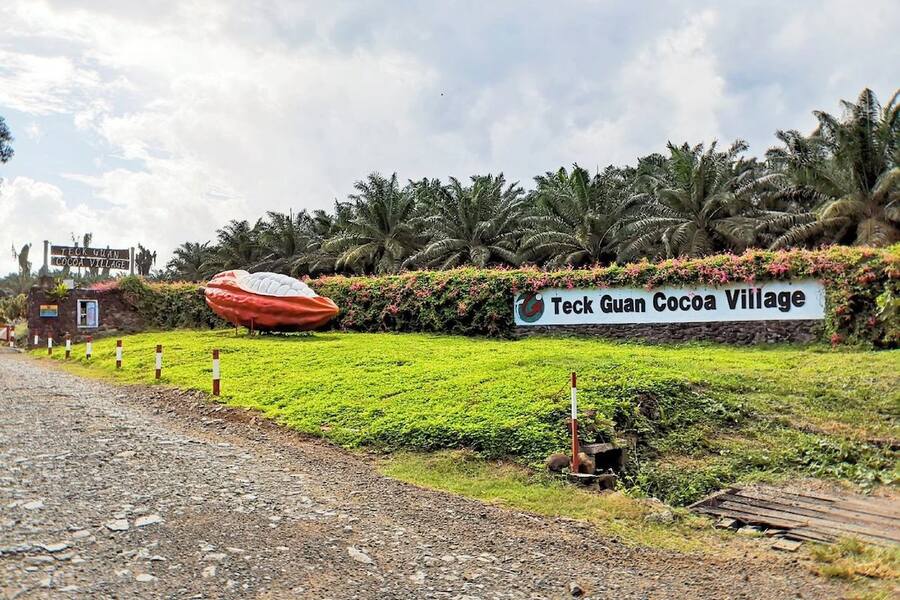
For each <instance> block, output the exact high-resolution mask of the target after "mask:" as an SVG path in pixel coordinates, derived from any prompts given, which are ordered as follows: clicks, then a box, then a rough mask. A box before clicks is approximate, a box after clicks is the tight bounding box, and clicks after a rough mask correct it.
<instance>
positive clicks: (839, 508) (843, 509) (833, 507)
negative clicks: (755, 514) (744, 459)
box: [734, 489, 900, 525]
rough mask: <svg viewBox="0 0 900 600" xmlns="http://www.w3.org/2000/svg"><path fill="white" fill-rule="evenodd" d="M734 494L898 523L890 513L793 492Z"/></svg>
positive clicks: (874, 520)
mask: <svg viewBox="0 0 900 600" xmlns="http://www.w3.org/2000/svg"><path fill="white" fill-rule="evenodd" d="M734 495H736V496H744V497H747V498H754V499H759V500H764V501H767V502H778V503H780V504H787V505H792V506H799V507H803V508H809V509H811V510H820V511H823V512H828V513H834V514H844V515H847V516H852V517H854V518H856V519H858V520H862V521H873V522H875V523H878V524H882V523H884V522H885V521H888V522H896V523H897V524H898V525H900V517H896V518H895V517H892V516H890V515H882V514H878V513H874V512H871V511H864V510H859V509H857V508H855V507H848V506H846V505H845V504H844V503H841V502H834V503H831V502H827V503H826V502H816V501H810V500H808V499H800V498H798V497H797V496H796V495H794V494H785V495H783V496H781V495H777V494H771V493H768V494H767V493H764V492H760V491H758V490H753V489H744V490H740V491H739V492H738V493H737V494H734Z"/></svg>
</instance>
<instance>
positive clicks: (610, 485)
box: [596, 473, 619, 490]
mask: <svg viewBox="0 0 900 600" xmlns="http://www.w3.org/2000/svg"><path fill="white" fill-rule="evenodd" d="M617 481H619V478H618V477H616V476H615V475H613V474H612V473H606V474H604V475H597V479H596V482H597V489H599V490H614V489H616V482H617Z"/></svg>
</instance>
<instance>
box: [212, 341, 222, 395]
mask: <svg viewBox="0 0 900 600" xmlns="http://www.w3.org/2000/svg"><path fill="white" fill-rule="evenodd" d="M220 375H221V371H220V370H219V351H218V350H213V371H212V392H213V396H218V395H219V376H220Z"/></svg>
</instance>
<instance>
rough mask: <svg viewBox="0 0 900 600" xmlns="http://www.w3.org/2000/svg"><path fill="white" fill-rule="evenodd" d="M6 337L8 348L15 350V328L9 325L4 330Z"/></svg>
mask: <svg viewBox="0 0 900 600" xmlns="http://www.w3.org/2000/svg"><path fill="white" fill-rule="evenodd" d="M6 337H7V340H8V341H9V347H10V348H15V347H16V328H15V327H14V326H12V325H10V326H9V327H7V328H6Z"/></svg>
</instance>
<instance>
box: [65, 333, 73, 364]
mask: <svg viewBox="0 0 900 600" xmlns="http://www.w3.org/2000/svg"><path fill="white" fill-rule="evenodd" d="M71 357H72V336H71V335H69V334H68V333H67V334H66V360H69V358H71Z"/></svg>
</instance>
